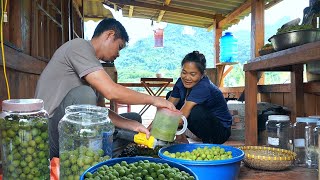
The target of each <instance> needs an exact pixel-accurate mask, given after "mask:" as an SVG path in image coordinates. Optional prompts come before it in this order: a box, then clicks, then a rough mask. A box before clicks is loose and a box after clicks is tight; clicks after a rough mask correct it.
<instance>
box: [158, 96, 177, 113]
mask: <svg viewBox="0 0 320 180" xmlns="http://www.w3.org/2000/svg"><path fill="white" fill-rule="evenodd" d="M152 105H154V106H156V107H159V108H168V109H170V110H172V111H177V109H176V107H175V106H174V104H172V103H171V102H169V101H167V100H165V99H163V98H161V97H154V102H153V104H152Z"/></svg>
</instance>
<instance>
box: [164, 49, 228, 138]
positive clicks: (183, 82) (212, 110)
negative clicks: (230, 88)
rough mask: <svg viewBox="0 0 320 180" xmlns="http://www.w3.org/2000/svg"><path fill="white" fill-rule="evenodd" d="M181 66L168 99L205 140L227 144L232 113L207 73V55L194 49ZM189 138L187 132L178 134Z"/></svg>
mask: <svg viewBox="0 0 320 180" xmlns="http://www.w3.org/2000/svg"><path fill="white" fill-rule="evenodd" d="M181 67H182V69H181V74H180V78H179V79H178V80H177V82H176V83H175V85H174V87H173V90H172V91H171V93H170V92H169V93H170V96H169V99H168V100H169V101H170V102H172V103H173V104H174V105H176V107H177V109H180V111H181V112H182V113H183V115H184V116H185V117H186V118H187V120H188V129H189V130H190V131H191V132H192V133H193V134H194V135H196V136H197V137H198V138H200V139H201V140H202V142H203V143H212V144H222V143H224V142H225V141H227V140H228V138H229V137H230V134H231V128H230V127H231V124H232V116H231V114H230V112H229V109H228V106H227V103H226V100H225V98H224V97H223V94H222V92H221V91H220V90H219V88H218V87H217V86H215V85H214V84H213V83H212V82H211V81H210V80H209V78H208V77H207V76H206V75H205V69H206V58H205V56H204V55H203V54H201V53H199V52H198V51H193V52H192V53H189V54H187V55H186V56H185V57H184V59H183V60H182V62H181ZM179 106H180V107H179ZM186 140H187V139H186V136H185V135H182V136H180V137H177V141H180V142H186V143H187V141H186Z"/></svg>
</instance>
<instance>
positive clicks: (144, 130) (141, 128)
mask: <svg viewBox="0 0 320 180" xmlns="http://www.w3.org/2000/svg"><path fill="white" fill-rule="evenodd" d="M134 131H136V132H141V133H144V134H146V136H147V139H149V137H150V131H149V130H148V129H147V128H146V127H145V126H144V125H142V124H140V123H139V124H138V125H137V126H136V127H135V128H134Z"/></svg>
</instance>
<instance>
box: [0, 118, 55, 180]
mask: <svg viewBox="0 0 320 180" xmlns="http://www.w3.org/2000/svg"><path fill="white" fill-rule="evenodd" d="M47 121H48V119H47V118H44V117H43V116H41V115H40V114H38V115H34V114H33V115H13V114H11V115H8V116H6V117H4V119H3V118H0V131H1V134H0V138H1V146H2V150H3V151H2V163H3V172H4V179H9V180H11V179H15V180H16V179H22V180H25V179H32V180H37V179H49V176H50V171H49V168H48V167H49V142H48V122H47Z"/></svg>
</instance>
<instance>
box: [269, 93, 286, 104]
mask: <svg viewBox="0 0 320 180" xmlns="http://www.w3.org/2000/svg"><path fill="white" fill-rule="evenodd" d="M270 102H271V103H273V104H278V105H280V106H283V105H284V102H283V93H270Z"/></svg>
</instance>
